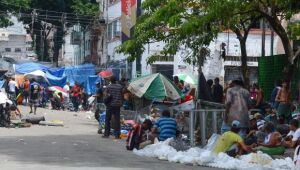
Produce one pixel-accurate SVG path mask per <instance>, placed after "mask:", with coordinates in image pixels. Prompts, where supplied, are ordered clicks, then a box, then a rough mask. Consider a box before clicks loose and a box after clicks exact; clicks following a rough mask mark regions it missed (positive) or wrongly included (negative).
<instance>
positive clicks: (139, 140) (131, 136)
mask: <svg viewBox="0 0 300 170" xmlns="http://www.w3.org/2000/svg"><path fill="white" fill-rule="evenodd" d="M152 126H153V124H152V121H151V120H149V119H146V120H145V121H144V122H143V123H142V124H141V123H137V124H135V125H134V126H133V127H132V129H131V130H130V131H129V133H128V138H127V140H126V147H127V149H128V150H132V149H133V148H136V149H142V148H144V147H145V146H147V145H150V144H152V141H151V140H150V139H149V138H148V134H147V131H149V132H150V131H151V128H152Z"/></svg>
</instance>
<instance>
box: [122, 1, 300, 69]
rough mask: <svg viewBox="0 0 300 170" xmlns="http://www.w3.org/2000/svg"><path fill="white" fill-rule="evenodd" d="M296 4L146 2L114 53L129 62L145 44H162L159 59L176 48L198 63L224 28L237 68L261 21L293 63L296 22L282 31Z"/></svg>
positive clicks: (140, 52)
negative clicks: (237, 50) (235, 46)
mask: <svg viewBox="0 0 300 170" xmlns="http://www.w3.org/2000/svg"><path fill="white" fill-rule="evenodd" d="M299 4H300V2H299V1H298V0H247V1H245V0H192V1H191V0H166V1H163V2H162V1H159V0H145V1H144V2H143V4H142V10H143V14H142V15H141V16H140V17H139V19H138V22H137V25H136V27H135V31H134V37H133V38H132V39H131V40H128V41H126V42H125V43H123V44H122V45H121V46H120V47H119V49H118V52H122V53H124V54H126V55H128V56H129V60H131V61H132V60H134V59H136V58H138V57H140V56H141V55H142V53H143V52H144V50H145V49H144V45H145V44H147V43H151V42H157V41H161V42H164V43H165V47H164V49H163V50H162V51H161V53H160V54H159V55H170V54H171V55H173V54H175V53H176V52H177V51H178V50H179V49H188V51H189V52H188V53H187V55H186V56H185V59H186V61H187V62H188V63H191V64H196V63H198V64H200V65H201V64H203V61H204V59H205V57H204V58H203V56H201V55H199V54H200V52H199V50H200V49H201V48H203V47H207V46H208V45H209V43H210V42H211V41H213V40H214V38H215V37H216V36H217V34H218V33H219V32H222V31H224V30H227V29H229V30H231V31H233V32H235V33H236V34H237V38H238V39H239V41H240V45H241V52H242V54H241V55H242V66H243V65H244V66H247V53H246V47H245V45H246V40H247V37H248V34H249V31H250V29H251V27H252V25H253V24H254V23H255V22H258V21H259V20H260V19H265V20H266V21H267V22H268V23H269V25H270V26H271V27H272V29H273V30H274V31H275V32H276V33H277V35H278V36H279V37H280V38H281V40H282V42H283V46H284V50H285V53H286V55H287V57H288V58H289V61H290V64H293V61H294V60H295V58H296V56H297V54H298V53H294V52H293V50H292V45H291V40H292V38H295V37H298V35H299V33H300V32H299V31H297V30H296V29H297V28H298V26H299V24H298V26H297V25H296V24H290V25H289V27H290V28H289V29H286V24H285V23H284V21H289V20H290V19H291V18H292V16H293V15H295V14H297V13H298V12H299V10H300V8H299V7H300V5H299ZM291 32H292V33H291ZM289 35H292V36H289ZM156 56H157V55H156V54H155V55H153V56H150V57H149V58H148V63H153V62H154V61H156V59H157V57H156ZM198 61H200V62H198ZM246 73H247V70H243V74H244V75H245V74H246Z"/></svg>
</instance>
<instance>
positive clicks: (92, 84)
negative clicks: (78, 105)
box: [87, 75, 102, 94]
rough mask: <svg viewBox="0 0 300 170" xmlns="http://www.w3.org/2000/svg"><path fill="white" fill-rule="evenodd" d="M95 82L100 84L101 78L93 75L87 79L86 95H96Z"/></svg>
mask: <svg viewBox="0 0 300 170" xmlns="http://www.w3.org/2000/svg"><path fill="white" fill-rule="evenodd" d="M97 82H100V83H101V82H102V79H101V77H99V76H97V75H95V76H89V79H88V88H87V93H88V94H95V93H96V83H97Z"/></svg>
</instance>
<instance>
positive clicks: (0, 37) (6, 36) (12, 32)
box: [0, 17, 36, 60]
mask: <svg viewBox="0 0 300 170" xmlns="http://www.w3.org/2000/svg"><path fill="white" fill-rule="evenodd" d="M11 21H12V22H13V23H14V24H13V25H12V26H9V27H7V28H0V55H1V56H3V57H10V58H13V59H15V60H20V59H22V60H23V59H27V58H28V57H29V58H34V57H36V55H35V53H34V52H33V49H32V39H31V37H30V35H28V34H27V33H26V31H25V29H24V25H23V24H22V23H21V22H18V21H17V18H16V17H11Z"/></svg>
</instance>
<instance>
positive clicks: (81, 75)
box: [64, 64, 96, 91]
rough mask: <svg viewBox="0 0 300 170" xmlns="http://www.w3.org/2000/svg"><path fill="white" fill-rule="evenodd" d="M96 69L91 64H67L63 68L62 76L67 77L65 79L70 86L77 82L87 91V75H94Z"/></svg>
mask: <svg viewBox="0 0 300 170" xmlns="http://www.w3.org/2000/svg"><path fill="white" fill-rule="evenodd" d="M95 73H96V69H95V66H94V65H93V64H84V65H78V66H69V67H66V68H65V71H64V76H66V77H67V81H68V82H70V84H71V86H73V85H74V84H75V82H78V83H79V84H80V85H81V86H83V87H84V88H85V89H86V90H87V91H88V88H89V86H88V79H89V76H91V75H95Z"/></svg>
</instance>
